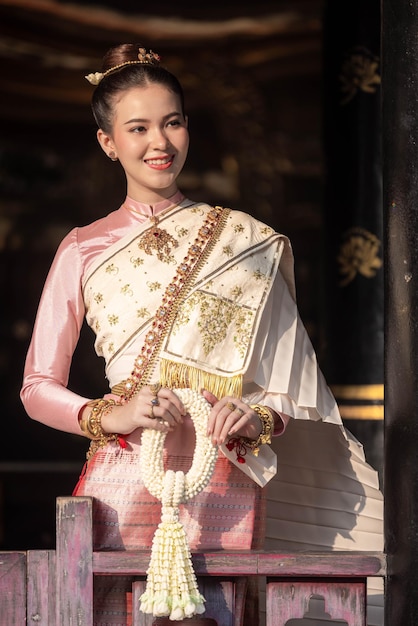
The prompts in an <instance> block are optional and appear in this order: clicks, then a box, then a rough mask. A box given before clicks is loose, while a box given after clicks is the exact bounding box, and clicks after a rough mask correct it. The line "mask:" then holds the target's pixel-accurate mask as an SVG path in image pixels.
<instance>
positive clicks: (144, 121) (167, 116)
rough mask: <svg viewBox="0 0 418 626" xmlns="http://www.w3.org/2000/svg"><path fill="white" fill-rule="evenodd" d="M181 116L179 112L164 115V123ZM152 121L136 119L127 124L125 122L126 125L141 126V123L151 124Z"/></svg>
mask: <svg viewBox="0 0 418 626" xmlns="http://www.w3.org/2000/svg"><path fill="white" fill-rule="evenodd" d="M179 115H181V113H179V112H178V111H173V113H168V114H167V115H164V117H163V121H164V122H165V121H166V120H168V119H170V117H177V116H179ZM149 121H150V120H147V119H143V118H140V117H134V118H132V119H131V120H128V121H127V122H124V124H125V125H126V124H134V123H135V124H140V123H146V122H149Z"/></svg>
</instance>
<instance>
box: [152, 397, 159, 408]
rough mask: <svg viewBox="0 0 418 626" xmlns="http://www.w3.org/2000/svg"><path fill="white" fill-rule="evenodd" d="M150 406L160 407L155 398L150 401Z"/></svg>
mask: <svg viewBox="0 0 418 626" xmlns="http://www.w3.org/2000/svg"><path fill="white" fill-rule="evenodd" d="M151 406H160V401H159V399H158V397H157V396H155V398H153V399H152V400H151Z"/></svg>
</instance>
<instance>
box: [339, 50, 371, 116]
mask: <svg viewBox="0 0 418 626" xmlns="http://www.w3.org/2000/svg"><path fill="white" fill-rule="evenodd" d="M378 70H379V57H376V56H374V55H373V54H372V53H371V52H370V50H367V48H362V47H356V48H354V49H353V50H352V51H350V52H349V53H347V55H346V58H345V60H344V62H343V65H342V67H341V73H340V75H339V80H340V83H341V91H342V93H343V94H344V95H343V98H342V100H341V104H347V103H348V102H350V100H352V99H353V98H354V96H355V95H356V94H357V93H358V92H359V91H362V92H363V93H370V94H373V93H375V92H376V89H377V86H378V85H380V82H381V80H380V76H379V73H378Z"/></svg>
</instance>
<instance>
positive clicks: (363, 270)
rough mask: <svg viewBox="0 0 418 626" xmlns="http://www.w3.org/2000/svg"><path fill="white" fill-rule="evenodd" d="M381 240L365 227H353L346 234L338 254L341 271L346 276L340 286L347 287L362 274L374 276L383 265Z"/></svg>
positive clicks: (366, 276) (369, 276)
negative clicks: (380, 254)
mask: <svg viewBox="0 0 418 626" xmlns="http://www.w3.org/2000/svg"><path fill="white" fill-rule="evenodd" d="M379 248H380V241H379V239H378V238H377V237H376V235H373V233H370V232H369V231H368V230H366V229H364V228H351V229H350V230H348V231H346V233H345V234H344V241H343V243H342V244H341V247H340V251H339V253H338V256H337V263H338V265H339V272H340V274H342V275H343V276H344V278H343V279H342V280H341V281H340V287H345V286H346V285H348V284H349V283H351V281H352V280H354V278H355V277H356V276H357V274H361V275H362V276H364V277H365V278H374V276H376V272H377V270H378V269H380V268H381V267H382V259H380V258H379V257H378V252H379Z"/></svg>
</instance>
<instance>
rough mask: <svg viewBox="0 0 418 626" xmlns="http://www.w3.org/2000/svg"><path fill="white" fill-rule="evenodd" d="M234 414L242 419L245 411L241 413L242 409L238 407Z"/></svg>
mask: <svg viewBox="0 0 418 626" xmlns="http://www.w3.org/2000/svg"><path fill="white" fill-rule="evenodd" d="M235 410H236V412H237V413H238V414H239V416H240V417H242V416H243V415H244V413H245V411H243V410H242V409H240V408H239V406H237V407H236V408H235Z"/></svg>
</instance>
